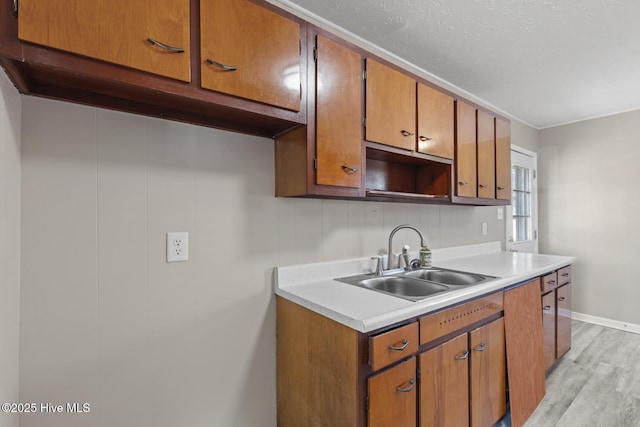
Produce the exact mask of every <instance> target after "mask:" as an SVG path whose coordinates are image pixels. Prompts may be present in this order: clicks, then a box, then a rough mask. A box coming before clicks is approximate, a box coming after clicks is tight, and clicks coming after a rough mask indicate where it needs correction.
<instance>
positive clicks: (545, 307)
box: [542, 305, 551, 311]
mask: <svg viewBox="0 0 640 427" xmlns="http://www.w3.org/2000/svg"><path fill="white" fill-rule="evenodd" d="M542 310H544V311H551V306H550V305H545V306H544V307H542Z"/></svg>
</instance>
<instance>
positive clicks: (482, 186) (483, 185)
mask: <svg viewBox="0 0 640 427" xmlns="http://www.w3.org/2000/svg"><path fill="white" fill-rule="evenodd" d="M478 187H480V188H487V185H486V184H478Z"/></svg>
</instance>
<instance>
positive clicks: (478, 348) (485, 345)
mask: <svg viewBox="0 0 640 427" xmlns="http://www.w3.org/2000/svg"><path fill="white" fill-rule="evenodd" d="M486 348H487V344H486V343H482V344H480V345H479V346H478V347H473V351H484V350H485V349H486Z"/></svg>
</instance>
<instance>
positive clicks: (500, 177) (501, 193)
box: [496, 118, 511, 200]
mask: <svg viewBox="0 0 640 427" xmlns="http://www.w3.org/2000/svg"><path fill="white" fill-rule="evenodd" d="M496 199H500V200H511V123H510V122H508V121H506V120H502V119H498V118H496Z"/></svg>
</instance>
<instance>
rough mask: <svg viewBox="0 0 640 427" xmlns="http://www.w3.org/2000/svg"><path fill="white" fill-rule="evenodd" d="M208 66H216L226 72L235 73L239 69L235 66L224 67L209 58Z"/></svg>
mask: <svg viewBox="0 0 640 427" xmlns="http://www.w3.org/2000/svg"><path fill="white" fill-rule="evenodd" d="M207 64H209V65H215V66H216V67H218V68H222V69H223V70H224V71H235V70H237V69H238V67H234V66H233V65H224V64H223V63H221V62H218V61H214V60H213V59H209V58H207Z"/></svg>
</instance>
